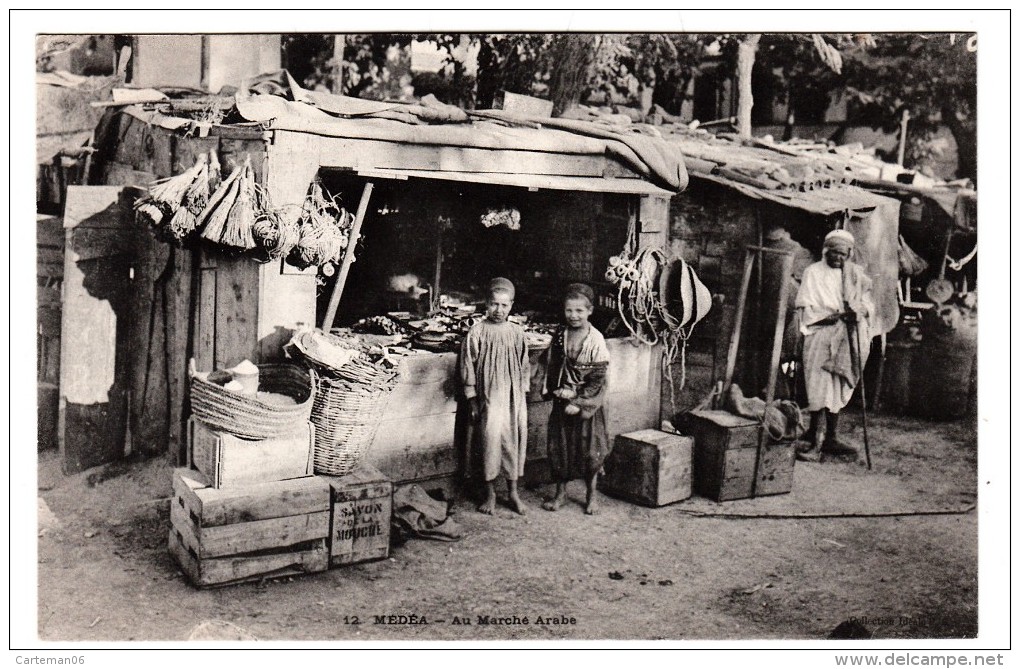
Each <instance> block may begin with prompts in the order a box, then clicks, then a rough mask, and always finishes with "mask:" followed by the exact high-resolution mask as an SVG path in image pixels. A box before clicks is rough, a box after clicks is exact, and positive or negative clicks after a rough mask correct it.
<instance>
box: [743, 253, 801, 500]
mask: <svg viewBox="0 0 1020 669" xmlns="http://www.w3.org/2000/svg"><path fill="white" fill-rule="evenodd" d="M776 250H777V251H778V249H776ZM781 253H782V254H783V265H782V270H781V271H782V278H781V279H780V283H779V298H778V302H777V304H776V329H775V332H774V333H773V335H772V356H771V358H770V363H769V381H768V385H767V386H766V387H765V411H768V408H769V405H770V404H772V400H773V399H775V392H776V376H777V375H778V373H779V356H780V355H781V354H782V352H783V333H784V331H785V330H786V309H787V306H788V305H787V298H786V294H787V292H789V289H790V274H791V273H792V272H793V254H792V253H788V252H786V251H781ZM760 260H761V258H760V256H759V263H758V264H759V265H760V264H761V261H760ZM764 442H765V413H764V412H763V413H762V417H761V425H760V426H759V427H758V448H757V450H756V451H755V454H754V478H753V479H751V497H754V496H755V495H756V494H757V492H758V468H759V467H760V466H761V448H762V445H763V444H764Z"/></svg>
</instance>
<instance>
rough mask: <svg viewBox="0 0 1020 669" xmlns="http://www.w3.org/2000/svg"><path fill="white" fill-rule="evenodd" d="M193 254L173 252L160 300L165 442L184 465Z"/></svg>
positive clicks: (178, 250)
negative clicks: (163, 350) (162, 333)
mask: <svg viewBox="0 0 1020 669" xmlns="http://www.w3.org/2000/svg"><path fill="white" fill-rule="evenodd" d="M193 257H194V251H192V250H190V249H182V248H173V249H172V250H171V263H172V268H171V271H170V272H169V275H168V276H167V279H166V282H165V284H164V285H163V292H164V295H163V299H164V305H165V308H166V318H165V320H164V328H165V335H164V340H165V342H166V344H165V353H166V376H167V402H168V411H169V414H168V417H167V426H168V427H167V429H168V433H167V441H168V444H169V447H170V456H171V458H173V459H174V460H175V461H176V462H178V463H183V462H184V461H185V459H184V453H185V451H186V440H185V438H184V429H185V422H184V421H185V415H184V406H185V403H186V401H187V397H188V389H189V379H188V358H189V352H190V349H191V346H190V342H189V341H188V334H189V326H190V322H191V319H192V309H191V291H192V284H193V276H192V272H193V271H194V262H193Z"/></svg>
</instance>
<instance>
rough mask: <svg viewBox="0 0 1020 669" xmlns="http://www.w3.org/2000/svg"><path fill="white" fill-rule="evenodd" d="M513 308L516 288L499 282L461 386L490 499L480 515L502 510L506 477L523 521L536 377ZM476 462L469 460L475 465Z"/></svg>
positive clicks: (472, 334) (473, 334)
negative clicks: (521, 484) (499, 489)
mask: <svg viewBox="0 0 1020 669" xmlns="http://www.w3.org/2000/svg"><path fill="white" fill-rule="evenodd" d="M513 303H514V285H513V284H512V283H510V281H508V280H507V279H503V278H497V279H493V280H492V282H491V283H490V284H489V296H488V299H487V300H486V306H485V315H486V317H485V320H482V321H480V322H478V323H476V324H475V325H474V326H472V327H471V329H470V330H469V331H468V333H467V336H466V337H464V343H463V345H462V347H461V358H460V375H461V382H462V384H463V386H464V397H465V398H466V399H467V401H468V406H469V409H470V411H471V421H472V424H473V426H474V429H473V436H474V438H473V440H472V442H473V443H468V444H467V448H468V449H469V455H474V454H476V453H477V454H479V455H480V456H481V465H482V467H481V468H482V475H483V477H484V479H485V489H486V497H485V501H484V502H482V504H481V505H480V506H479V507H478V510H479V511H480V512H481V513H485V514H492V512H493V511H494V510H495V508H496V488H495V482H496V479H497V478H498V477H499V475H500V474H502V475H503V477H504V478H505V479H506V481H507V488H508V496H509V502H510V508H512V509H513V510H514V511H516V512H517V513H519V514H521V515H524V514H525V512H526V511H525V507H524V503H523V502H521V499H520V497H519V496H518V494H517V479H518V478H520V477H521V476H523V475H524V459H525V454H526V449H527V439H528V413H527V411H528V401H527V400H528V398H527V393H528V388H529V386H530V376H531V375H530V371H529V366H528V345H527V342H526V340H525V337H524V329H523V328H522V327H521V326H519V325H517V324H516V323H511V322H509V321H508V320H507V317H508V316H509V315H510V309H511V308H512V307H513ZM472 460H473V458H472V457H468V462H469V463H471V462H472ZM469 466H470V465H469ZM471 473H472V472H470V471H469V472H468V474H469V475H470V474H471Z"/></svg>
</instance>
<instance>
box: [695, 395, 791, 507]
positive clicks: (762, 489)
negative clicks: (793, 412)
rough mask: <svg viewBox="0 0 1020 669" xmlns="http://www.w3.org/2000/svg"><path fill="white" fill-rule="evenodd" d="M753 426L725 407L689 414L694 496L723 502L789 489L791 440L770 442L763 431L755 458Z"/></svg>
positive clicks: (755, 425) (755, 427)
mask: <svg viewBox="0 0 1020 669" xmlns="http://www.w3.org/2000/svg"><path fill="white" fill-rule="evenodd" d="M759 426H760V423H758V421H755V420H752V419H750V418H744V417H741V416H737V415H734V414H731V413H729V412H727V411H708V410H704V411H702V410H699V411H692V412H691V413H690V414H689V424H688V427H689V429H690V432H691V434H692V435H693V436H694V487H695V490H696V491H697V493H698V494H699V495H702V496H704V497H708V498H709V499H714V500H715V501H717V502H725V501H728V500H732V499H744V498H747V497H760V496H765V495H780V494H783V493H788V492H790V490H792V489H793V465H794V461H795V460H796V453H795V451H794V447H793V444H792V443H790V442H775V441H772V440H771V439H769V437H768V434H765V435H763V438H762V442H761V444H762V445H761V456H760V458H759V455H758V439H759V436H758V433H759ZM756 461H757V468H758V476H757V485H756V484H755V462H756Z"/></svg>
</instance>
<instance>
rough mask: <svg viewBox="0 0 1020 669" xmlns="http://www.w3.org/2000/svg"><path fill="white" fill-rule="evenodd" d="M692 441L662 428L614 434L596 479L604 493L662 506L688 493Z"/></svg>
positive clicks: (680, 499)
mask: <svg viewBox="0 0 1020 669" xmlns="http://www.w3.org/2000/svg"><path fill="white" fill-rule="evenodd" d="M692 444H693V440H692V439H691V438H690V437H684V436H682V435H679V434H672V433H669V432H663V431H662V430H639V431H637V432H630V433H628V434H621V435H618V436H617V437H616V441H615V442H614V444H613V450H612V452H611V453H610V454H609V457H608V458H606V462H605V465H604V471H605V474H604V475H603V476H602V478H601V479H600V480H599V487H600V489H601V490H603V491H604V492H606V493H608V494H610V495H613V496H614V497H621V498H623V499H626V500H630V501H632V502H637V503H638V504H643V505H645V506H663V505H665V504H672V503H673V502H679V501H682V500H685V499H687V498H688V497H690V496H691V449H692Z"/></svg>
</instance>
